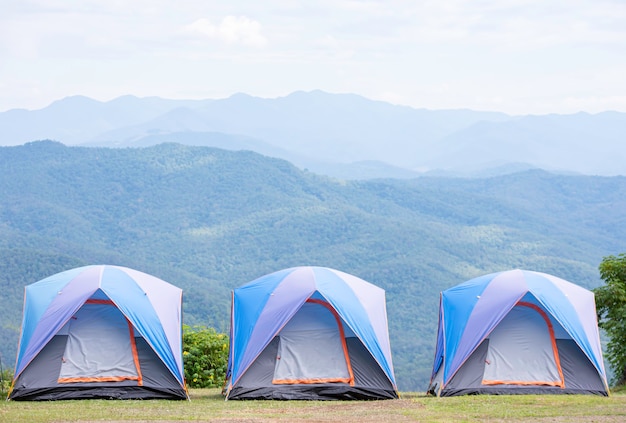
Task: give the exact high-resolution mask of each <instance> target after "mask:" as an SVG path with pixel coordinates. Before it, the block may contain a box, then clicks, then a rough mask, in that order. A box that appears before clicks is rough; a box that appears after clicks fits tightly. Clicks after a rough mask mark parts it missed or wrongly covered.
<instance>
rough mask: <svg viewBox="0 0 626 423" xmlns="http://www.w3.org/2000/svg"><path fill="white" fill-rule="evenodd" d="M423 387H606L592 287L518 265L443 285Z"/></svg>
mask: <svg viewBox="0 0 626 423" xmlns="http://www.w3.org/2000/svg"><path fill="white" fill-rule="evenodd" d="M428 391H429V392H430V393H431V394H434V395H440V396H452V395H464V394H530V393H533V394H560V393H566V394H570V393H576V394H598V395H608V392H609V390H608V385H607V382H606V373H605V370H604V363H603V360H602V350H601V347H600V338H599V331H598V324H597V317H596V312H595V302H594V295H593V293H592V292H591V291H588V290H586V289H584V288H582V287H580V286H577V285H575V284H573V283H570V282H567V281H565V280H563V279H560V278H557V277H555V276H552V275H548V274H545V273H539V272H532V271H526V270H519V269H518V270H510V271H506V272H499V273H492V274H489V275H484V276H481V277H478V278H475V279H472V280H469V281H467V282H465V283H462V284H460V285H458V286H455V287H453V288H450V289H448V290H446V291H443V292H442V293H441V299H440V307H439V328H438V332H437V343H436V353H435V362H434V366H433V372H432V377H431V382H430V387H429V390H428Z"/></svg>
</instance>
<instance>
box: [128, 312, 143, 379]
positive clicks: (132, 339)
mask: <svg viewBox="0 0 626 423" xmlns="http://www.w3.org/2000/svg"><path fill="white" fill-rule="evenodd" d="M126 323H127V324H128V333H129V335H130V349H131V350H132V352H133V361H134V362H135V369H136V370H137V385H139V386H143V376H142V374H141V366H140V365H139V354H138V353H137V343H136V342H135V331H134V330H133V324H132V323H131V322H130V320H128V319H126Z"/></svg>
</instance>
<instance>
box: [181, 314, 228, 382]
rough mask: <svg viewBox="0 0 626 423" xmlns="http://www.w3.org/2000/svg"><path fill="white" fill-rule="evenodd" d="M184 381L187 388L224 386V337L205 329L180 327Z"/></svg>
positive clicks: (225, 346)
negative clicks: (181, 331)
mask: <svg viewBox="0 0 626 423" xmlns="http://www.w3.org/2000/svg"><path fill="white" fill-rule="evenodd" d="M183 361H184V363H185V379H186V381H187V385H188V386H189V387H190V388H216V387H222V386H224V381H225V378H226V366H227V364H228V336H227V335H225V334H223V333H217V331H216V330H215V329H213V328H209V327H206V326H193V327H192V326H188V325H184V326H183Z"/></svg>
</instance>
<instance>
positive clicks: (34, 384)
mask: <svg viewBox="0 0 626 423" xmlns="http://www.w3.org/2000/svg"><path fill="white" fill-rule="evenodd" d="M66 342H67V336H64V335H57V336H55V337H53V338H52V339H51V340H50V342H48V344H47V345H46V346H45V347H44V348H43V350H41V352H40V353H39V354H38V355H37V357H35V359H34V360H33V361H32V362H31V363H30V364H29V365H28V366H27V367H26V369H24V371H23V372H22V374H21V375H20V376H19V377H18V378H17V380H16V381H15V384H14V387H13V391H12V392H11V395H10V396H9V399H10V400H15V401H50V400H66V399H172V400H181V399H187V392H186V391H185V389H184V388H183V387H181V385H180V384H179V383H178V381H177V380H176V378H175V377H174V376H173V375H172V374H171V373H170V371H169V370H168V369H167V368H166V367H165V365H164V364H163V362H162V361H161V359H159V358H158V357H157V355H156V354H155V353H154V351H153V350H152V348H151V347H150V346H149V345H148V344H147V343H146V341H145V340H144V339H143V338H135V342H136V345H137V354H138V356H139V362H140V365H141V372H142V375H143V386H138V385H137V382H136V381H121V382H82V383H58V381H57V379H58V376H59V371H60V368H61V359H62V356H63V351H64V349H65V343H66Z"/></svg>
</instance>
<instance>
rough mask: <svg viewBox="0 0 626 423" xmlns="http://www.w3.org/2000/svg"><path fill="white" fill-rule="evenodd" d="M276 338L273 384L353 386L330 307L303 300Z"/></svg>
mask: <svg viewBox="0 0 626 423" xmlns="http://www.w3.org/2000/svg"><path fill="white" fill-rule="evenodd" d="M278 337H279V343H278V353H277V355H276V363H275V367H274V376H273V380H272V383H273V384H313V383H330V382H339V383H347V384H350V385H354V375H353V372H352V366H351V364H350V358H349V356H348V347H347V344H346V339H345V333H344V330H343V325H342V323H341V318H340V317H339V315H338V314H337V312H336V311H335V310H334V309H333V308H332V307H331V306H330V304H328V303H326V302H325V301H320V300H314V299H309V300H307V302H306V303H305V304H303V305H302V307H301V308H300V310H298V312H297V313H296V314H295V315H294V316H293V317H292V318H291V320H290V321H289V323H287V324H286V325H285V327H284V328H283V329H282V330H281V332H280V333H279V335H278Z"/></svg>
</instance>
